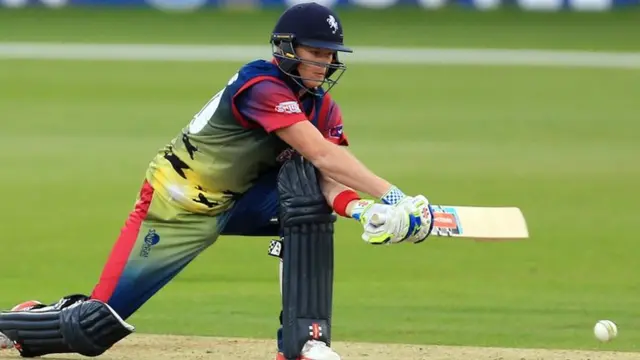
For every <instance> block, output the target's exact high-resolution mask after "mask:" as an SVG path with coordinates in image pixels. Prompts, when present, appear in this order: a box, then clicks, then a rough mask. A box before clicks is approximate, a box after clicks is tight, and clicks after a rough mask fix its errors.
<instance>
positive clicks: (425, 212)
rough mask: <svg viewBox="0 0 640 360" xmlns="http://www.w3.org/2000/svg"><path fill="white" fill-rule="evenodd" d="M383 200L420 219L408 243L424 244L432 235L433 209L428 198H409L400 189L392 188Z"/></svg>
mask: <svg viewBox="0 0 640 360" xmlns="http://www.w3.org/2000/svg"><path fill="white" fill-rule="evenodd" d="M381 200H382V201H383V202H384V203H386V204H391V205H395V206H399V207H402V208H404V209H405V210H406V211H407V212H408V213H409V214H410V216H411V217H415V218H417V219H419V221H418V224H417V226H415V228H414V229H413V234H411V236H410V237H409V239H407V241H408V242H412V243H416V244H417V243H420V242H423V241H424V240H425V239H426V238H427V237H428V236H429V234H431V230H433V209H431V205H429V200H427V198H426V197H424V196H423V195H418V196H415V197H413V196H407V195H405V194H404V193H403V192H402V191H401V190H400V189H398V188H397V187H395V186H392V187H391V189H389V191H388V192H387V193H386V194H385V195H384V196H383V197H382V198H381Z"/></svg>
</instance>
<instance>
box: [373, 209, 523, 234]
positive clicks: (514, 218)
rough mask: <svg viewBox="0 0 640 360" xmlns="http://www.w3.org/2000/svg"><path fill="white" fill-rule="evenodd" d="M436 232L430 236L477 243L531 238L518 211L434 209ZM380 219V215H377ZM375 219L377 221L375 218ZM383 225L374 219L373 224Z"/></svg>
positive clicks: (432, 232)
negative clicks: (456, 238) (455, 238)
mask: <svg viewBox="0 0 640 360" xmlns="http://www.w3.org/2000/svg"><path fill="white" fill-rule="evenodd" d="M431 207H432V208H433V219H434V224H433V230H432V231H431V235H430V236H441V237H459V238H469V239H475V240H479V241H482V240H485V241H486V240H518V239H526V238H528V237H529V230H528V228H527V222H526V220H525V218H524V215H523V214H522V211H521V210H520V209H519V208H517V207H482V206H455V205H431ZM376 215H377V214H376ZM376 215H374V217H375V216H376ZM378 220H379V221H380V222H384V220H383V219H376V218H372V219H371V221H372V222H374V223H375V222H377V221H378Z"/></svg>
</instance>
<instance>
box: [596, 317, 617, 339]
mask: <svg viewBox="0 0 640 360" xmlns="http://www.w3.org/2000/svg"><path fill="white" fill-rule="evenodd" d="M593 333H594V334H595V336H596V339H598V340H600V341H602V342H607V341H611V340H613V339H614V338H615V337H616V336H618V327H617V326H616V324H615V323H614V322H613V321H611V320H600V321H598V322H597V323H596V326H594V327H593Z"/></svg>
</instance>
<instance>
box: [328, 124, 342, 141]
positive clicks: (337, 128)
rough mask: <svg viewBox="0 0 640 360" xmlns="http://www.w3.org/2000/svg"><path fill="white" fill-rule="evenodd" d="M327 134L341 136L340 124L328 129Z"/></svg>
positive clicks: (335, 136)
mask: <svg viewBox="0 0 640 360" xmlns="http://www.w3.org/2000/svg"><path fill="white" fill-rule="evenodd" d="M329 136H331V137H334V138H340V137H341V136H342V125H338V126H334V127H332V128H331V129H329Z"/></svg>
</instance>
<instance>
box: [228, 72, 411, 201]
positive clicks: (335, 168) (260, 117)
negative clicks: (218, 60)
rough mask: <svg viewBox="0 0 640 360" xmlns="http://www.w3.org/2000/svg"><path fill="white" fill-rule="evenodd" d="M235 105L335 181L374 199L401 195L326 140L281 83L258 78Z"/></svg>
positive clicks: (352, 157) (344, 151)
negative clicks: (258, 80)
mask: <svg viewBox="0 0 640 360" xmlns="http://www.w3.org/2000/svg"><path fill="white" fill-rule="evenodd" d="M236 106H237V107H238V109H239V112H240V113H241V114H242V115H243V116H244V117H245V118H247V119H249V120H250V121H252V122H254V123H257V124H258V125H259V126H260V127H262V128H263V129H264V130H265V131H267V132H268V133H274V134H276V135H277V136H279V137H280V138H281V139H282V140H283V141H285V142H286V143H287V144H289V145H290V146H291V147H292V148H293V149H295V150H296V151H297V152H298V153H300V154H301V155H302V156H304V157H305V158H306V159H307V160H309V161H310V162H311V163H313V165H314V166H315V167H317V168H318V169H319V170H320V171H321V172H323V173H325V174H326V175H327V176H328V177H330V178H332V179H334V180H335V181H337V182H339V183H341V184H344V185H346V186H348V187H350V188H352V189H355V190H356V191H360V192H362V193H365V194H368V195H371V196H373V197H374V198H377V199H383V198H384V197H385V196H388V197H390V198H391V197H393V198H396V199H397V198H400V197H403V196H404V194H402V192H401V191H400V190H398V189H397V188H396V187H394V186H392V185H391V184H390V183H389V182H388V181H386V180H385V179H382V178H381V177H379V176H377V175H376V174H374V173H373V172H371V171H370V170H369V169H368V168H367V167H365V166H364V165H363V164H362V163H361V162H360V161H358V159H356V158H355V156H353V155H352V154H351V153H350V152H349V151H347V150H346V149H344V148H343V147H342V146H339V145H337V144H334V143H332V142H330V141H327V140H326V139H325V137H324V136H323V134H322V133H321V132H320V131H319V130H318V129H317V128H316V127H315V126H314V125H313V124H312V123H311V122H310V121H308V119H307V117H306V115H305V114H304V112H303V111H302V109H300V107H299V105H298V100H297V98H296V97H295V95H294V94H293V92H292V91H291V89H289V88H288V87H287V86H286V85H285V84H284V83H280V82H278V81H277V80H264V81H260V82H258V83H257V84H255V85H252V86H251V87H250V88H249V89H247V90H246V91H245V92H244V93H243V94H241V95H240V96H239V97H238V98H237V99H236ZM389 203H393V201H390V202H389Z"/></svg>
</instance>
